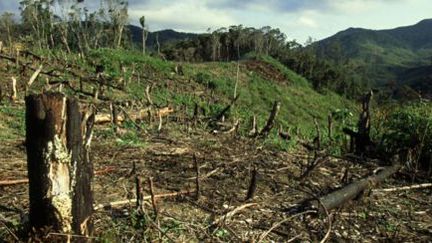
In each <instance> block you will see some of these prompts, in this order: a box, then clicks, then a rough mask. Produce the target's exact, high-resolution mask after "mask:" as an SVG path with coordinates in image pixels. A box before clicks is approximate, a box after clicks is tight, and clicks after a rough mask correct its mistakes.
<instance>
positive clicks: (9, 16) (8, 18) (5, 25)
mask: <svg viewBox="0 0 432 243" xmlns="http://www.w3.org/2000/svg"><path fill="white" fill-rule="evenodd" d="M13 17H14V14H13V13H10V12H5V13H3V14H2V15H1V16H0V28H1V29H2V30H5V31H6V35H7V43H8V45H9V46H11V45H12V43H13V41H12V34H11V33H12V32H13V28H14V26H15V24H16V23H15V21H14V19H13Z"/></svg>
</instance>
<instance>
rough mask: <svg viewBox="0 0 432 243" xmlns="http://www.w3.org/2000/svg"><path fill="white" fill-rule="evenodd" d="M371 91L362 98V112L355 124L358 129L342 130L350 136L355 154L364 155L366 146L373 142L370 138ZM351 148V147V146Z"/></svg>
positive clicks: (366, 150)
mask: <svg viewBox="0 0 432 243" xmlns="http://www.w3.org/2000/svg"><path fill="white" fill-rule="evenodd" d="M372 95H373V93H372V91H370V92H369V93H367V94H366V95H365V96H364V97H363V100H362V112H361V113H360V119H359V122H358V124H357V129H358V131H357V132H355V131H352V130H351V129H349V128H344V129H343V132H344V133H346V134H348V135H349V136H350V137H351V147H352V145H354V152H355V153H356V154H357V155H364V154H365V153H367V152H368V147H371V145H372V144H373V142H372V141H371V139H370V128H371V115H370V102H371V100H372ZM351 149H352V148H351Z"/></svg>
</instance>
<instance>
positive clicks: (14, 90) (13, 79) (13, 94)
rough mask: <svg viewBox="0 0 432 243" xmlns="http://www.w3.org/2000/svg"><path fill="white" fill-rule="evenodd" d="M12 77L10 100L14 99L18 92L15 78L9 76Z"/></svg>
mask: <svg viewBox="0 0 432 243" xmlns="http://www.w3.org/2000/svg"><path fill="white" fill-rule="evenodd" d="M11 79H12V95H11V100H12V102H13V101H15V100H16V99H17V97H18V92H17V87H16V85H17V80H16V78H15V77H11Z"/></svg>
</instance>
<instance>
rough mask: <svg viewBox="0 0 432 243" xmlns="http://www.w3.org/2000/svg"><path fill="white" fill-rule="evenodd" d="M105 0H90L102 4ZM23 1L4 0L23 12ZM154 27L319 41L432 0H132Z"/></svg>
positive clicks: (398, 18)
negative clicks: (240, 29) (235, 29)
mask: <svg viewBox="0 0 432 243" xmlns="http://www.w3.org/2000/svg"><path fill="white" fill-rule="evenodd" d="M99 1H100V0H85V2H86V3H87V4H89V5H93V6H97V5H98V4H99ZM18 2H19V0H0V12H4V11H10V12H15V13H18V5H19V4H18ZM143 15H144V16H146V20H147V23H148V25H149V28H150V31H156V30H161V29H174V30H177V31H184V32H194V33H202V32H206V31H207V30H208V29H209V28H210V29H211V30H215V29H218V28H220V27H228V26H231V25H239V24H242V25H243V26H247V27H255V28H260V27H262V26H271V27H274V28H279V29H280V30H281V31H282V32H284V33H285V34H286V35H287V37H288V39H289V40H292V39H295V40H297V41H299V42H300V43H303V42H304V41H306V39H307V38H308V37H312V38H313V39H314V40H320V39H323V38H326V37H329V36H331V35H334V34H336V33H337V32H339V31H341V30H344V29H347V28H349V27H360V28H368V29H390V28H395V27H399V26H407V25H413V24H415V23H417V22H419V21H420V20H422V19H426V18H432V1H431V0H129V17H130V19H129V21H130V23H132V24H135V25H139V24H138V23H139V22H138V20H139V18H140V17H141V16H143Z"/></svg>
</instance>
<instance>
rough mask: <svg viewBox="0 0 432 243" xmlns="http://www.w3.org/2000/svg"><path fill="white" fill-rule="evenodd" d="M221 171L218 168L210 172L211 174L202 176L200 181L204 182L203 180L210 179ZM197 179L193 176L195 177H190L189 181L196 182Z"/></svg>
mask: <svg viewBox="0 0 432 243" xmlns="http://www.w3.org/2000/svg"><path fill="white" fill-rule="evenodd" d="M219 170H221V169H220V168H216V169H214V170H212V171H210V172H209V173H207V174H205V175H204V176H201V177H200V179H201V180H203V179H206V178H209V177H210V176H212V175H214V174H216V173H218V172H219ZM196 178H197V177H196V176H193V177H189V178H187V179H188V180H196Z"/></svg>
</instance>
